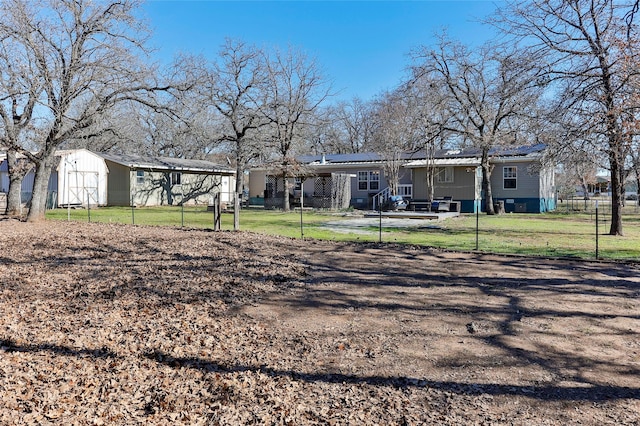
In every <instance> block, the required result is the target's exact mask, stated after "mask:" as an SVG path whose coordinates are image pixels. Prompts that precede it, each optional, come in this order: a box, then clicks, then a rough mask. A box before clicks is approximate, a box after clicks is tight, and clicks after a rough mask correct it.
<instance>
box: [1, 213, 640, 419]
mask: <svg viewBox="0 0 640 426" xmlns="http://www.w3.org/2000/svg"><path fill="white" fill-rule="evenodd" d="M0 248H1V251H0V424H56V425H58V424H97V425H99V424H105V425H112V424H113V425H129V424H211V425H217V424H222V425H229V424H265V425H281V424H290V425H301V424H322V425H375V424H378V425H422V424H434V425H458V424H464V425H468V424H478V425H556V424H558V425H567V424H583V425H604V424H612V425H613V424H615V425H638V424H640V268H639V267H638V265H626V264H614V263H598V262H582V261H568V260H547V259H536V258H525V257H503V256H493V255H485V254H474V253H452V252H444V251H431V250H428V249H424V248H416V247H409V246H392V245H377V244H347V243H334V242H318V241H301V240H292V239H287V238H274V237H267V236H262V235H257V234H250V233H233V232H219V233H214V232H207V231H198V230H181V229H167V228H155V227H136V226H126V225H110V224H80V223H72V224H68V223H65V222H45V223H42V224H25V223H21V222H17V221H13V220H7V219H5V220H0Z"/></svg>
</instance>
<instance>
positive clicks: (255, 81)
mask: <svg viewBox="0 0 640 426" xmlns="http://www.w3.org/2000/svg"><path fill="white" fill-rule="evenodd" d="M266 75H267V74H266V69H265V64H264V55H263V53H262V52H261V51H260V50H259V49H257V48H256V47H254V46H250V45H247V44H245V43H244V42H242V41H238V40H227V41H226V42H225V44H224V45H223V47H222V49H221V50H220V53H219V58H218V61H217V62H215V63H214V69H213V70H211V72H207V73H206V78H205V84H204V87H203V88H204V90H205V97H206V99H207V100H208V102H209V104H210V105H212V106H213V108H215V110H216V111H217V113H218V114H219V115H220V117H221V122H220V129H219V134H218V136H217V138H216V139H217V140H218V141H220V142H221V143H223V144H226V145H227V146H228V152H230V153H231V154H232V155H233V163H234V164H235V167H236V187H235V199H234V215H233V229H234V230H239V229H240V201H241V199H242V192H243V187H244V172H245V170H246V168H247V167H248V165H249V164H250V162H251V161H252V160H254V159H256V158H258V157H259V155H260V152H261V149H263V148H264V146H263V142H262V141H261V139H260V135H259V133H258V129H259V128H260V127H262V126H264V125H265V124H266V120H265V119H264V117H263V116H262V114H261V111H260V107H261V105H260V104H259V102H261V101H262V100H263V92H264V90H265V85H266Z"/></svg>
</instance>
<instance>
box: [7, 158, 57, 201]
mask: <svg viewBox="0 0 640 426" xmlns="http://www.w3.org/2000/svg"><path fill="white" fill-rule="evenodd" d="M34 181H35V172H34V171H33V170H31V171H30V172H29V173H27V174H26V175H25V177H24V179H23V180H22V185H21V187H20V197H21V201H22V202H23V203H27V202H29V200H31V195H32V194H33V183H34ZM53 187H54V183H53V182H52V180H51V178H50V179H49V188H50V189H51V188H53ZM8 191H9V172H8V168H7V160H3V161H2V162H1V163H0V192H8Z"/></svg>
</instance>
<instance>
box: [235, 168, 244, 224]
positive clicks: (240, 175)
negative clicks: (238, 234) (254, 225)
mask: <svg viewBox="0 0 640 426" xmlns="http://www.w3.org/2000/svg"><path fill="white" fill-rule="evenodd" d="M237 164H238V165H237V166H236V196H235V199H234V200H233V230H234V231H239V230H240V201H241V200H242V187H243V186H244V185H243V183H244V170H243V167H242V165H241V164H240V162H239V161H238V162H237Z"/></svg>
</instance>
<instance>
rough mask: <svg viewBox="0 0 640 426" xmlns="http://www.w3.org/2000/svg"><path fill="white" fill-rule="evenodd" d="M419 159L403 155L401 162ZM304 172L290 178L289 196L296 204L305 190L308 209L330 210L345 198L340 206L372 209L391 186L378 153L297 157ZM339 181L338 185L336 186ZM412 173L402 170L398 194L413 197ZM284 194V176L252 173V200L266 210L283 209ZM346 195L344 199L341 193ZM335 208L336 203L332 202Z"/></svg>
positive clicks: (261, 171) (258, 170)
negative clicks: (377, 196)
mask: <svg viewBox="0 0 640 426" xmlns="http://www.w3.org/2000/svg"><path fill="white" fill-rule="evenodd" d="M413 158H419V157H416V156H415V155H413V154H404V155H403V157H402V159H403V160H402V161H408V160H410V159H413ZM297 161H298V162H299V163H300V165H301V167H302V168H304V170H305V173H304V176H303V177H297V178H290V187H291V188H292V189H291V190H290V194H291V196H292V201H293V203H299V199H300V196H301V191H302V188H304V198H303V200H302V201H303V203H304V205H306V206H314V207H322V208H329V207H331V206H332V201H333V200H334V199H336V198H344V202H343V204H342V205H340V206H339V207H341V208H344V207H349V206H351V207H354V208H357V209H370V208H372V207H373V204H374V196H375V195H376V194H378V193H380V192H381V191H383V190H384V189H386V188H387V187H388V186H389V185H388V182H387V180H386V178H385V176H384V172H383V164H384V160H383V159H382V158H381V157H380V155H378V154H376V153H371V152H369V153H358V154H327V155H304V156H300V157H298V158H297ZM337 182H340V183H339V184H336V183H337ZM411 190H412V185H411V173H410V171H409V170H405V169H401V171H400V186H399V192H400V193H399V194H398V195H402V196H405V197H407V198H411V196H412V192H411ZM283 192H284V182H283V180H282V177H280V176H277V173H275V172H273V171H271V170H270V169H269V167H266V166H262V167H257V168H253V169H251V171H250V174H249V197H250V199H251V200H252V202H254V203H260V204H262V203H264V205H265V207H267V208H270V207H280V206H281V205H282V197H283ZM341 193H346V195H345V196H344V197H338V195H339V194H341ZM333 204H334V205H335V203H333Z"/></svg>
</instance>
